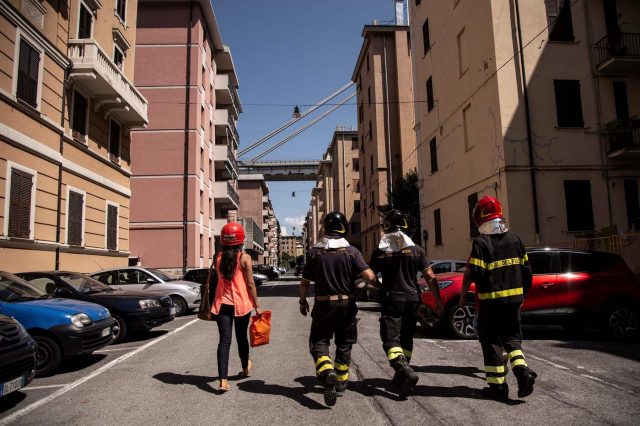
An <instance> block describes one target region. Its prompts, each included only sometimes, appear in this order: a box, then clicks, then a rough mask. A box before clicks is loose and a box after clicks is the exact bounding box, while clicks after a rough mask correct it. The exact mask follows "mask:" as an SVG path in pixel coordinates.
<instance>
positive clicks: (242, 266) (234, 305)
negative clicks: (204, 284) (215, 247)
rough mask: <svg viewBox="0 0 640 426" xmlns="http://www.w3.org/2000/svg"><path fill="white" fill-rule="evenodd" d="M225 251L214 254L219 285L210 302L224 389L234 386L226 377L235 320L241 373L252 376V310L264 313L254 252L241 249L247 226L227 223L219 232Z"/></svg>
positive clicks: (221, 383)
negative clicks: (249, 335) (218, 336)
mask: <svg viewBox="0 0 640 426" xmlns="http://www.w3.org/2000/svg"><path fill="white" fill-rule="evenodd" d="M220 240H221V244H222V251H220V252H218V253H217V254H216V256H215V261H214V265H215V269H216V272H217V274H218V285H217V287H216V293H215V297H214V299H213V304H212V306H211V313H212V314H214V315H215V316H216V321H217V323H218V331H219V332H220V342H219V343H218V377H219V379H220V386H219V389H220V391H221V392H226V391H228V390H229V389H230V388H231V387H230V386H229V382H228V380H227V374H228V369H229V349H230V348H231V333H232V331H231V329H232V326H233V323H234V322H235V329H236V341H237V342H238V352H239V353H240V361H241V363H242V372H241V373H240V375H243V376H244V377H249V374H250V373H251V361H250V360H249V340H248V338H247V330H248V327H249V317H250V315H251V310H252V309H255V310H256V314H257V315H262V310H261V309H260V305H259V303H258V294H257V293H256V286H255V283H254V282H253V269H252V262H251V256H249V255H248V254H246V253H244V252H243V251H242V245H243V244H244V229H243V228H242V225H240V224H239V223H237V222H230V223H227V224H226V225H225V226H223V227H222V231H221V232H220Z"/></svg>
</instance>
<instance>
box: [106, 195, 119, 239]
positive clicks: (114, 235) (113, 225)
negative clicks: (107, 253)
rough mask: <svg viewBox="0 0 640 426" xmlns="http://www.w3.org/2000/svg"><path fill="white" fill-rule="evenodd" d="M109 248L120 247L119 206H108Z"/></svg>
mask: <svg viewBox="0 0 640 426" xmlns="http://www.w3.org/2000/svg"><path fill="white" fill-rule="evenodd" d="M107 249H109V250H117V249H118V208H117V207H116V206H112V205H108V206H107Z"/></svg>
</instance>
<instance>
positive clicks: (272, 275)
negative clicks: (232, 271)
mask: <svg viewBox="0 0 640 426" xmlns="http://www.w3.org/2000/svg"><path fill="white" fill-rule="evenodd" d="M253 272H257V273H258V274H264V275H266V276H267V277H268V278H269V279H270V280H277V279H278V278H280V273H279V272H278V271H277V270H276V268H274V267H273V266H269V265H253Z"/></svg>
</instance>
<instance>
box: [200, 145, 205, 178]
mask: <svg viewBox="0 0 640 426" xmlns="http://www.w3.org/2000/svg"><path fill="white" fill-rule="evenodd" d="M200 170H202V175H203V176H204V148H203V147H202V146H201V147H200Z"/></svg>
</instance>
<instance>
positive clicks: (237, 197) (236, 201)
mask: <svg viewBox="0 0 640 426" xmlns="http://www.w3.org/2000/svg"><path fill="white" fill-rule="evenodd" d="M227 194H229V198H231V200H232V201H233V202H234V204H235V205H236V206H240V195H238V192H237V191H236V189H235V188H234V187H233V185H231V181H227Z"/></svg>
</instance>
